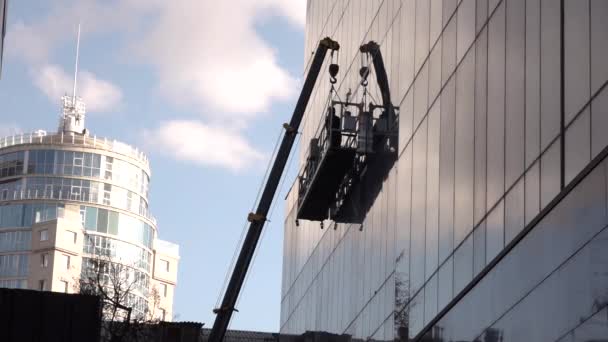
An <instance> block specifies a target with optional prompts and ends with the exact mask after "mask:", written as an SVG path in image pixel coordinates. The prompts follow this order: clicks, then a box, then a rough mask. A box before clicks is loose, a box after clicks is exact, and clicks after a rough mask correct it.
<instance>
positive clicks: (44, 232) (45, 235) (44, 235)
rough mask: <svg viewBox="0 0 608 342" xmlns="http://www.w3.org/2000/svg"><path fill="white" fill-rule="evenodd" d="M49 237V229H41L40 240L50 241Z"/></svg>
mask: <svg viewBox="0 0 608 342" xmlns="http://www.w3.org/2000/svg"><path fill="white" fill-rule="evenodd" d="M48 239H49V231H48V229H44V230H41V231H40V241H48Z"/></svg>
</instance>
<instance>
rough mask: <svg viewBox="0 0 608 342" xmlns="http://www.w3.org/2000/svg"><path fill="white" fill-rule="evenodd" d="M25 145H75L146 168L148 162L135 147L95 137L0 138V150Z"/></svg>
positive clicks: (35, 134)
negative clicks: (128, 158)
mask: <svg viewBox="0 0 608 342" xmlns="http://www.w3.org/2000/svg"><path fill="white" fill-rule="evenodd" d="M25 144H42V145H65V144H69V145H75V146H82V147H91V148H98V149H103V150H107V151H112V152H116V153H119V154H122V155H125V156H127V157H131V158H134V159H137V160H139V161H140V162H142V163H144V164H145V165H146V166H147V167H148V168H149V167H150V161H149V160H148V157H147V156H146V155H145V154H144V153H143V152H142V151H140V150H139V149H137V148H136V147H133V146H130V145H128V144H125V143H122V142H120V141H116V140H114V139H112V140H109V139H107V138H103V137H98V136H96V135H93V136H88V135H76V134H75V135H69V134H63V133H61V134H51V135H46V134H43V133H39V132H33V133H23V134H19V135H12V136H8V137H4V138H0V148H4V147H10V146H16V145H25Z"/></svg>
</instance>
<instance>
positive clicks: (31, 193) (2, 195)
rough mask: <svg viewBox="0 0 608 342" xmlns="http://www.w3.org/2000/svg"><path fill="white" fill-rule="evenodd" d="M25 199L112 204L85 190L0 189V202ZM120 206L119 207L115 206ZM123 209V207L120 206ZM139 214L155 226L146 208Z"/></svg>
mask: <svg viewBox="0 0 608 342" xmlns="http://www.w3.org/2000/svg"><path fill="white" fill-rule="evenodd" d="M25 200H50V201H71V202H82V203H88V204H101V205H107V206H114V205H112V203H110V202H104V201H105V200H104V198H103V196H99V194H89V193H86V192H80V193H78V192H68V191H61V190H59V191H50V190H49V191H39V190H38V189H34V190H31V189H29V190H20V191H17V190H15V191H8V190H4V191H0V204H1V203H2V202H11V201H25ZM117 208H121V207H117ZM121 209H124V208H121ZM124 210H127V211H129V212H133V211H131V210H128V209H124ZM133 213H134V214H138V215H140V216H143V217H145V218H146V219H148V220H150V221H151V222H152V223H153V224H154V225H155V226H156V218H155V217H154V216H152V215H151V214H150V212H149V211H148V210H146V212H144V213H135V212H133Z"/></svg>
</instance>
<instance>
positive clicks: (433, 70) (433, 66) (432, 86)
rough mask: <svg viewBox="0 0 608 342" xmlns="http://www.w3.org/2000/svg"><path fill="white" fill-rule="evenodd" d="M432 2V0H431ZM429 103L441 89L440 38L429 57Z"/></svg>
mask: <svg viewBox="0 0 608 342" xmlns="http://www.w3.org/2000/svg"><path fill="white" fill-rule="evenodd" d="M433 3H434V2H433ZM429 63H430V64H429V105H430V104H432V103H433V101H434V100H435V98H436V97H437V95H439V90H440V89H441V39H439V41H438V42H437V45H435V48H434V49H433V51H431V56H430V57H429Z"/></svg>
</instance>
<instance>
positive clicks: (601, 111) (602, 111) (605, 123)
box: [591, 88, 608, 158]
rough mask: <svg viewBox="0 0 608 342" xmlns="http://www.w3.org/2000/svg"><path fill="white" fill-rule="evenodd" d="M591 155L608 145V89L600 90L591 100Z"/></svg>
mask: <svg viewBox="0 0 608 342" xmlns="http://www.w3.org/2000/svg"><path fill="white" fill-rule="evenodd" d="M591 122H592V125H591V157H592V158H593V157H595V156H596V155H597V154H598V153H600V152H601V151H602V150H603V149H604V148H605V147H606V146H608V134H606V132H608V91H606V88H604V90H602V92H600V93H599V94H598V95H597V96H596V97H595V98H594V99H593V101H592V102H591Z"/></svg>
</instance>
